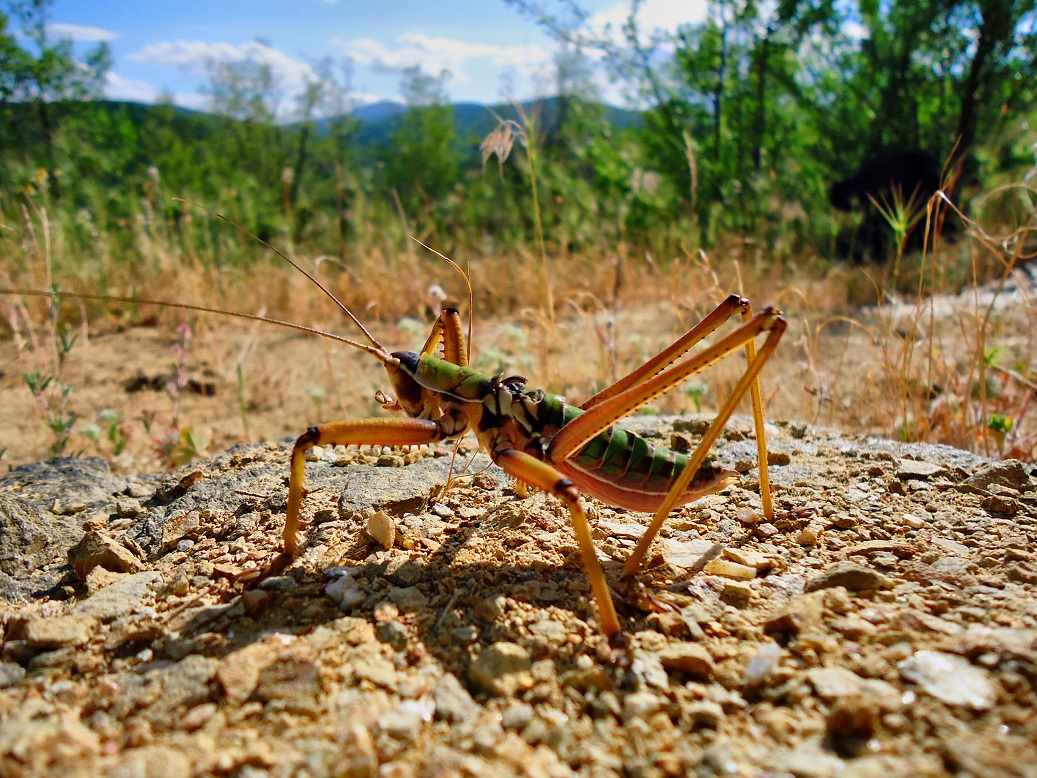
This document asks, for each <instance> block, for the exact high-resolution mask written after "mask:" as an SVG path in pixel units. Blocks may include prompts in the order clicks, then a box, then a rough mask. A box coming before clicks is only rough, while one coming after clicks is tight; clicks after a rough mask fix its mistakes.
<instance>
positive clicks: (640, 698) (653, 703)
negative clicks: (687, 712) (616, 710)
mask: <svg viewBox="0 0 1037 778" xmlns="http://www.w3.org/2000/svg"><path fill="white" fill-rule="evenodd" d="M661 706H662V702H661V701H660V700H659V698H658V697H657V696H656V695H654V694H652V693H651V692H634V693H633V694H628V695H627V696H626V697H624V698H623V721H624V722H629V721H632V720H634V719H641V720H644V719H647V718H648V717H649V716H651V715H652V714H653V713H655V712H656V711H657V710H659V708H660V707H661Z"/></svg>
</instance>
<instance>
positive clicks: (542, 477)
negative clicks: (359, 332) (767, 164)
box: [284, 295, 785, 636]
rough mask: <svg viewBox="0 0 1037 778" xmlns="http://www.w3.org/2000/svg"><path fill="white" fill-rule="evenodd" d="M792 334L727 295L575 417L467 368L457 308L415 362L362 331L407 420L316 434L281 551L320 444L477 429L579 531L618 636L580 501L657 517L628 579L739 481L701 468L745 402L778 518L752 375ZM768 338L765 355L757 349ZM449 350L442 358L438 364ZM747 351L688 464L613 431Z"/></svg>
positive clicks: (778, 319) (291, 548) (485, 444)
mask: <svg viewBox="0 0 1037 778" xmlns="http://www.w3.org/2000/svg"><path fill="white" fill-rule="evenodd" d="M736 314H741V315H742V318H743V320H744V323H743V324H742V325H741V326H740V327H739V328H737V329H736V330H734V331H733V332H732V333H730V334H729V335H727V336H726V337H724V338H722V339H720V340H719V341H717V342H716V343H714V344H713V345H712V346H710V347H709V348H706V349H704V350H703V351H701V352H700V353H698V354H697V355H695V356H693V357H691V358H688V359H686V360H684V361H682V362H681V361H678V360H680V358H681V357H682V356H683V355H684V354H685V353H686V352H687V351H688V350H689V349H690V348H691V347H692V346H694V345H695V344H696V343H698V342H700V341H701V340H702V339H703V338H704V337H706V336H707V335H709V334H710V333H712V332H713V331H715V330H716V329H717V328H718V327H719V326H720V325H721V324H722V323H723V322H724V321H726V320H727V319H729V318H731V317H732V316H734V315H736ZM784 329H785V320H784V319H783V318H782V316H781V314H780V312H778V311H777V310H775V309H773V308H768V309H766V310H764V311H762V312H760V313H758V314H756V315H755V316H753V315H752V314H751V311H750V308H749V302H748V301H747V300H746V299H745V298H742V297H738V296H737V295H732V296H730V297H729V298H728V299H727V300H725V301H724V302H723V303H722V304H721V305H720V306H719V307H718V308H717V309H716V310H715V311H714V312H713V313H712V314H710V315H709V316H707V317H706V319H704V320H703V321H702V322H701V323H700V324H699V325H698V326H697V327H695V328H694V329H692V330H691V331H690V332H688V333H687V334H686V335H685V336H684V337H683V338H681V339H680V340H678V341H677V342H676V343H675V344H673V345H672V346H670V347H669V348H668V349H666V350H665V351H663V352H662V353H661V354H659V355H658V356H656V357H654V358H653V359H651V360H649V361H648V362H647V363H645V364H644V365H642V366H641V367H640V368H638V369H637V370H635V371H634V372H633V373H631V374H630V375H628V376H627V377H626V378H624V379H622V380H621V381H619V382H618V383H616V384H614V385H613V386H611V387H609V388H608V389H605V390H604V391H602V392H600V393H599V394H597V395H595V396H594V397H592V398H591V399H590V400H588V401H586V402H585V403H583V404H582V405H580V406H579V407H575V406H571V405H567V404H566V403H565V402H564V399H563V398H561V397H559V396H557V395H552V394H548V393H546V392H543V391H540V390H529V389H526V386H525V384H526V381H525V379H524V378H520V377H517V376H512V377H508V378H504V377H502V376H492V377H491V376H486V375H485V374H482V373H479V372H477V371H475V370H473V369H472V368H470V367H468V365H467V349H466V347H465V342H464V336H463V335H462V334H461V326H460V317H459V314H458V312H457V311H456V310H455V309H452V308H451V309H447V310H445V311H443V313H442V314H441V315H440V317H439V318H438V319H437V320H436V323H435V325H434V327H433V330H432V334H431V335H430V336H429V338H428V340H427V341H426V343H425V346H424V347H423V348H422V350H421V352H420V353H417V354H416V353H412V352H406V351H396V352H392V353H390V352H388V351H387V350H386V349H385V348H384V347H383V346H382V345H381V344H379V343H378V342H377V341H376V340H375V339H374V338H373V337H371V336H370V334H369V333H367V331H366V330H364V333H365V334H366V335H367V337H368V339H369V341H370V343H371V345H370V346H367V345H364V344H354V345H355V346H356V347H357V348H360V349H362V350H364V351H366V352H367V353H369V354H372V355H373V356H374V357H375V358H377V359H378V360H380V361H381V362H382V364H383V365H384V366H385V369H386V371H387V372H388V374H389V378H390V380H391V382H392V384H393V388H394V390H395V393H396V399H391V398H387V397H385V398H383V405H384V406H385V407H386V408H388V409H390V410H397V411H403V412H405V413H406V416H405V417H403V418H399V417H397V418H387V419H383V418H378V419H365V420H358V421H343V422H335V423H331V424H325V425H320V426H316V427H310V428H309V429H308V430H307V431H306V432H305V433H304V434H303V435H302V436H301V437H300V438H299V439H298V441H296V443H295V447H294V448H293V450H292V463H291V478H290V481H289V496H288V512H287V517H286V521H285V531H284V532H285V534H284V548H285V553H286V554H288V555H292V554H294V553H295V552H296V551H297V549H298V541H297V537H296V536H297V532H298V528H299V514H300V510H301V507H302V497H303V481H304V475H305V463H306V452H307V451H308V450H309V449H310V448H312V447H313V446H315V445H350V444H367V445H383V446H406V445H420V444H429V443H437V442H440V441H444V440H451V439H454V438H457V437H459V436H461V435H463V434H465V433H466V432H468V431H469V430H471V431H474V433H475V434H476V436H477V437H478V439H479V443H480V445H481V447H482V448H483V449H484V450H486V451H487V452H488V453H489V455H490V457H491V458H492V459H493V461H494V462H496V463H497V464H498V465H500V466H501V467H502V468H503V469H504V470H505V472H507V473H508V474H509V475H511V476H513V477H515V478H516V479H518V480H519V481H522V482H523V483H526V484H529V485H530V486H534V487H536V488H539V489H541V490H543V491H545V492H548V493H549V494H551V495H553V496H554V497H556V498H558V499H559V500H561V501H562V502H563V503H564V504H565V505H566V507H567V508H568V509H569V513H570V516H571V519H572V524H573V530H574V532H575V534H576V540H577V543H578V545H579V548H580V554H581V556H582V558H583V563H584V567H585V568H586V571H587V576H588V578H589V580H590V585H591V590H592V592H593V594H594V598H595V601H596V603H597V607H598V617H599V621H600V623H601V628H602V630H603V631H604V632H605V634H606V635H609V636H612V635H614V634H616V633H617V632H619V631H620V624H619V618H618V616H617V615H616V611H615V607H614V605H613V603H612V597H611V594H610V592H609V588H608V584H607V582H606V580H605V576H604V573H603V572H602V568H601V563H600V562H599V560H598V556H597V552H596V551H595V549H594V544H593V542H592V540H591V530H590V526H589V524H588V522H587V516H586V511H585V509H584V504H583V500H582V499H581V496H580V495H581V492H584V493H587V494H591V495H593V496H595V497H598V498H599V499H602V500H604V501H606V502H611V503H613V504H615V505H618V506H620V507H625V508H630V509H633V510H639V511H651V512H654V513H655V517H654V519H653V521H652V523H651V525H650V526H649V528H648V531H647V532H646V533H645V534H644V536H643V537H642V540H641V542H640V543H639V544H638V546H637V547H636V548H635V550H634V552H633V553H632V554H631V556H630V558H629V559H628V560H627V562H626V564H625V565H624V572H625V573H626V574H627V575H632V574H633V573H634V572H636V570H637V568H638V567H639V565H640V564H641V561H642V560H643V558H644V556H645V553H646V552H647V549H648V547H649V546H650V545H651V542H652V540H653V539H654V538H655V536H656V535H657V534H658V532H659V529H660V528H661V527H662V523H663V521H665V519H666V517H667V516H668V515H669V513H670V512H671V511H672V510H673V508H674V507H676V506H679V505H682V504H684V503H687V502H690V501H692V500H695V499H697V498H699V497H702V496H704V495H706V494H710V493H712V492H716V491H718V490H720V489H723V488H724V487H725V486H728V485H729V484H731V483H733V482H734V481H735V480H737V474H735V473H734V472H732V471H728V470H722V469H719V468H716V467H714V466H713V465H711V464H709V463H708V462H706V454H707V453H708V451H709V449H710V448H711V447H712V445H713V443H714V442H715V440H716V438H717V437H718V435H719V433H720V431H721V430H722V428H723V426H724V424H725V423H726V422H727V420H728V418H730V416H731V414H732V413H733V412H734V409H735V407H736V406H737V404H738V402H739V401H740V400H741V399H742V397H744V396H745V394H746V393H747V392H748V393H750V395H751V397H752V400H753V415H754V418H755V421H756V433H757V442H758V446H759V454H760V486H761V496H762V499H763V502H764V511H765V512H766V513H770V512H771V511H772V508H771V505H770V491H769V485H768V480H767V476H766V467H767V464H766V462H767V456H766V444H765V439H764V430H763V415H762V407H761V406H762V403H761V401H760V394H759V388H758V382H757V376H758V374H759V371H760V369H761V368H762V367H763V364H764V363H765V362H766V361H767V359H768V358H769V357H770V355H771V354H772V353H773V351H774V349H775V347H776V346H777V344H778V340H779V339H780V337H781V334H782V332H783V331H784ZM763 333H766V335H767V337H766V339H765V341H764V343H763V345H762V347H761V349H760V351H759V352H757V351H756V346H755V339H756V337H757V336H759V335H760V334H763ZM440 347H442V351H443V356H442V357H440V356H438V355H437V352H438V350H439V348H440ZM739 348H745V349H746V354H747V358H748V363H747V367H746V371H745V373H744V374H743V375H742V378H741V380H740V381H739V382H738V384H737V385H736V387H735V389H734V391H733V392H732V395H731V397H730V398H729V399H728V400H727V402H726V403H725V404H724V405H723V407H722V408H721V410H720V413H719V414H718V415H717V418H716V420H715V421H714V423H713V424H712V425H711V427H710V429H709V431H708V432H707V433H706V435H705V436H704V437H703V439H702V441H701V442H700V444H699V446H698V447H697V449H696V450H695V451H694V452H693V453H692V454H691V455H684V454H680V453H676V452H673V451H670V450H669V449H667V448H664V447H662V446H654V445H652V444H650V443H649V442H648V441H646V440H644V439H643V438H641V437H639V436H637V435H635V434H633V433H631V432H628V431H626V430H622V429H620V428H617V427H614V426H613V425H614V422H615V421H616V420H617V419H619V418H622V417H623V416H626V415H628V414H629V413H631V412H633V411H634V410H636V409H637V408H638V407H640V406H642V405H644V404H646V403H648V402H649V401H651V400H652V399H653V398H655V397H657V396H659V395H660V394H662V393H664V392H666V391H667V390H669V389H671V388H673V387H674V386H676V385H678V384H679V383H681V382H682V381H683V380H685V379H686V378H687V377H688V376H690V375H692V374H694V373H696V372H698V371H699V370H702V369H703V368H704V367H706V366H708V365H709V364H711V363H713V362H715V361H717V360H718V359H720V358H721V357H723V356H725V355H727V354H729V353H731V352H732V351H735V350H737V349H739Z"/></svg>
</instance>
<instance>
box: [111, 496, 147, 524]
mask: <svg viewBox="0 0 1037 778" xmlns="http://www.w3.org/2000/svg"><path fill="white" fill-rule="evenodd" d="M115 513H116V515H117V516H118V517H119V518H120V519H133V518H136V517H137V516H139V515H140V513H141V508H140V500H135V499H133V498H132V497H127V498H123V499H121V500H116V501H115Z"/></svg>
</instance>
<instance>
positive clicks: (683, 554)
mask: <svg viewBox="0 0 1037 778" xmlns="http://www.w3.org/2000/svg"><path fill="white" fill-rule="evenodd" d="M715 545H716V544H715V543H713V542H712V541H709V540H675V539H674V538H666V539H665V540H664V541H663V557H664V558H665V559H666V561H667V562H669V563H670V564H671V565H676V566H677V567H683V568H685V569H689V568H694V567H696V566H697V565H698V564H699V560H701V559H702V557H703V555H705V554H708V553H709V552H711V551H712V550H713V548H714V546H715Z"/></svg>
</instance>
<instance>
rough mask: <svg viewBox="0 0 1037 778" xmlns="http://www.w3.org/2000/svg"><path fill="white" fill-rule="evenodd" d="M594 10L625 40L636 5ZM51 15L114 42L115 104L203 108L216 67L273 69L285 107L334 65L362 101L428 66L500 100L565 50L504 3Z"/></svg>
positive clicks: (673, 14)
mask: <svg viewBox="0 0 1037 778" xmlns="http://www.w3.org/2000/svg"><path fill="white" fill-rule="evenodd" d="M582 6H583V7H584V8H585V9H586V10H587V11H589V12H590V13H591V14H592V18H591V24H592V25H593V26H594V27H595V29H597V30H599V31H605V30H611V31H612V32H613V33H614V34H616V35H618V34H619V29H620V27H621V25H622V23H623V20H624V19H625V18H626V16H627V13H628V11H629V2H628V0H584V2H583V3H582ZM51 10H52V12H51V19H50V21H51V26H50V31H51V33H52V35H54V36H59V37H69V38H72V39H74V40H76V41H80V42H82V45H84V46H87V45H89V44H90V43H91V42H96V41H100V40H104V41H107V43H108V44H109V46H110V47H111V49H112V54H113V59H114V65H113V67H112V70H111V73H110V74H109V78H108V84H107V87H106V92H107V95H108V96H109V97H111V98H113V99H122V100H135V101H140V102H153V101H155V100H157V99H158V98H159V96H160V95H162V94H169V95H172V96H173V98H174V101H175V102H176V103H178V104H180V105H183V106H187V107H191V108H200V109H204V108H206V107H207V98H206V96H205V94H204V91H203V87H204V85H205V84H206V82H207V76H206V73H207V70H206V69H207V67H208V65H209V63H211V62H214V61H241V60H245V59H252V60H256V61H261V62H265V63H268V64H269V65H270V66H271V68H272V69H273V71H274V73H275V74H276V76H277V79H278V83H279V92H280V94H281V95H282V102H283V103H284V104H285V105H288V104H290V103H291V98H292V96H293V95H294V94H297V93H298V90H299V88H300V86H301V85H302V84H304V83H305V82H306V80H307V79H312V78H315V71H314V67H315V66H316V65H317V63H319V62H320V61H321V60H323V59H325V58H331V59H333V60H335V61H336V62H340V61H349V62H350V63H351V73H352V75H351V78H350V79H349V87H350V92H351V99H352V100H353V102H354V103H364V102H372V101H375V100H383V99H390V100H399V99H400V83H401V80H402V77H403V75H402V74H403V70H404V69H405V68H407V67H409V66H413V65H416V64H420V65H421V66H422V69H423V70H424V71H425V72H427V73H429V74H438V73H439V72H440V71H442V70H447V71H449V73H450V77H449V79H448V80H447V81H446V82H445V91H446V93H447V95H448V97H449V98H450V99H451V100H453V101H473V102H483V103H493V102H500V101H502V100H503V99H509V98H511V97H514V98H517V99H527V98H530V97H537V96H545V95H549V94H551V93H552V89H551V86H550V85H551V82H552V79H551V77H552V57H553V56H554V54H555V53H556V52H557V50H558V46H557V44H556V43H555V42H553V41H552V40H551V39H550V37H548V36H547V35H546V34H545V33H544V32H542V31H541V30H540V29H539V28H538V27H537V25H536V24H535V23H534V22H533V21H532V20H530V19H529V18H527V17H524V16H522V15H520V14H519V13H518V11H516V10H514V9H512V8H510V7H508V6H506V5H505V4H504V3H503V2H501V1H500V0H483V1H482V2H471V1H470V0H469V1H466V0H434V1H433V2H430V1H429V0H381V2H376V1H372V0H176V2H147V1H145V2H141V1H140V0H137V1H136V2H131V1H130V0H106V1H105V2H99V1H98V0H55V2H54V3H53V6H52V9H51ZM704 13H705V0H646V2H645V3H643V5H642V8H641V11H640V17H639V18H640V19H641V25H642V28H643V30H644V31H645V32H646V33H648V32H650V31H653V30H675V29H676V27H677V25H678V24H680V23H681V22H687V21H697V20H700V19H702V17H703V16H704ZM597 78H598V81H599V88H600V91H601V94H602V97H603V98H604V99H605V100H607V101H609V102H613V103H617V104H618V103H621V102H622V94H621V92H620V91H619V90H618V88H617V87H616V86H615V85H614V84H612V83H611V82H610V81H609V79H608V78H607V76H606V75H605V74H604V73H599V74H598V76H597ZM508 84H510V87H508V86H506V85H508Z"/></svg>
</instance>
